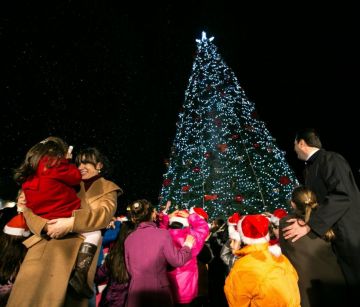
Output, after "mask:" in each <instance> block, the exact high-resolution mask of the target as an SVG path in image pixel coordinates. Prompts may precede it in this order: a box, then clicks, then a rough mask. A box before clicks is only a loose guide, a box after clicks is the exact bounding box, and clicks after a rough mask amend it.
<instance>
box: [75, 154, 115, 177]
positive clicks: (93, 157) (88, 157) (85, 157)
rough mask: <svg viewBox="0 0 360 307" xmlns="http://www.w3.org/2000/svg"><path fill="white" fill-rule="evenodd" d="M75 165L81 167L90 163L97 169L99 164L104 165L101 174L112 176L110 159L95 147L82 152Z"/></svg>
mask: <svg viewBox="0 0 360 307" xmlns="http://www.w3.org/2000/svg"><path fill="white" fill-rule="evenodd" d="M75 163H76V165H77V166H79V165H80V164H81V163H83V164H87V163H90V164H92V165H93V166H94V167H95V168H96V165H97V164H98V163H101V164H102V165H103V166H102V168H101V174H102V175H103V176H109V175H111V170H110V169H111V167H110V162H109V159H108V158H107V157H106V156H105V155H104V154H102V153H101V152H100V151H99V150H98V149H97V148H95V147H88V148H85V149H82V150H80V151H79V153H78V154H77V155H76V158H75Z"/></svg>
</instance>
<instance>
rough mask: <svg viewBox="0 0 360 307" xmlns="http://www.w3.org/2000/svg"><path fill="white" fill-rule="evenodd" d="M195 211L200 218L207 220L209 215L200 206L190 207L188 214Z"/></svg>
mask: <svg viewBox="0 0 360 307" xmlns="http://www.w3.org/2000/svg"><path fill="white" fill-rule="evenodd" d="M193 213H196V214H197V215H199V216H200V217H201V218H203V219H204V220H205V221H207V220H208V218H209V216H208V214H207V213H206V211H205V210H204V209H203V208H200V207H192V208H191V209H190V214H193Z"/></svg>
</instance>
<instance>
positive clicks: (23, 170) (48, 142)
mask: <svg viewBox="0 0 360 307" xmlns="http://www.w3.org/2000/svg"><path fill="white" fill-rule="evenodd" d="M67 150H68V145H67V144H66V143H65V142H64V141H63V140H62V139H60V138H58V137H55V136H50V137H48V138H46V139H45V140H43V141H41V142H39V143H37V144H35V145H34V146H33V147H31V148H30V150H29V151H28V152H27V154H26V156H25V160H24V162H23V163H22V164H21V165H20V167H19V168H17V169H16V170H15V172H14V180H15V181H16V182H17V183H19V184H22V183H23V182H24V181H26V180H27V178H29V177H30V176H32V175H33V174H35V172H36V169H37V167H38V165H39V161H40V160H41V159H42V158H43V157H45V156H47V157H48V158H49V160H48V161H47V164H46V167H48V168H51V167H54V166H57V165H58V164H59V163H60V160H61V159H64V158H65V154H66V152H67Z"/></svg>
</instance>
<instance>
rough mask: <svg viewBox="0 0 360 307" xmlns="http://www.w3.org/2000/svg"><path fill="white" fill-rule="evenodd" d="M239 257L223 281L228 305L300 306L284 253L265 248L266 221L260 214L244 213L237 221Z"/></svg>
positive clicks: (289, 266)
mask: <svg viewBox="0 0 360 307" xmlns="http://www.w3.org/2000/svg"><path fill="white" fill-rule="evenodd" d="M239 224H241V227H240V228H241V229H240V235H241V239H242V241H243V242H244V243H245V244H247V245H246V246H245V247H243V248H241V249H240V250H238V251H237V252H236V254H237V255H238V256H239V257H240V258H239V259H238V260H237V261H236V262H235V264H234V266H233V268H232V269H231V271H230V273H229V275H228V277H227V278H226V281H225V287H224V290H225V294H226V298H227V300H228V303H229V306H237V307H239V306H284V307H285V306H286V307H291V306H294V307H295V306H296V307H299V306H300V294H299V288H298V285H297V281H298V276H297V273H296V271H295V269H294V267H293V266H292V265H291V263H290V261H289V260H288V259H287V258H286V257H285V256H284V255H281V254H280V255H274V254H272V253H271V252H270V249H269V243H268V241H269V233H268V229H269V221H268V219H267V218H266V217H264V216H263V215H260V214H258V215H248V216H245V217H244V218H243V219H242V220H241V221H240V223H239Z"/></svg>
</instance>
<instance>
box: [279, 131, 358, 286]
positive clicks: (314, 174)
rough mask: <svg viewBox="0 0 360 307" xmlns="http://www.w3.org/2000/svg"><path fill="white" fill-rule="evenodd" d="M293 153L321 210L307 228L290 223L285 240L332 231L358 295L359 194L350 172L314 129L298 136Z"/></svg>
mask: <svg viewBox="0 0 360 307" xmlns="http://www.w3.org/2000/svg"><path fill="white" fill-rule="evenodd" d="M294 150H295V152H296V153H297V156H298V158H299V159H300V160H304V161H305V165H306V167H305V172H304V177H305V178H304V179H305V185H306V186H307V187H309V188H310V189H312V190H313V191H314V192H315V194H316V196H317V199H318V201H319V205H320V206H319V208H318V210H316V211H314V212H313V213H312V214H311V218H310V220H309V222H308V224H307V225H304V224H302V223H300V224H299V223H298V222H297V221H296V220H295V219H291V220H289V223H290V225H289V226H287V227H285V228H284V237H285V239H292V241H293V242H295V241H296V240H298V239H299V238H301V237H302V236H304V235H306V234H307V233H308V232H309V231H310V230H312V231H313V232H315V233H316V234H318V235H319V236H321V237H322V236H323V235H324V234H325V232H326V231H327V230H329V229H330V228H332V229H333V230H334V233H335V239H334V240H333V242H332V245H333V248H334V252H335V254H336V256H337V259H338V262H339V265H340V267H341V269H342V271H343V273H344V276H345V279H346V281H347V283H348V285H349V287H350V288H351V290H353V291H354V293H356V291H360V192H359V189H358V186H357V184H356V182H355V179H354V176H353V173H352V171H351V168H350V166H349V164H348V163H347V161H346V160H345V159H344V158H343V157H342V156H341V155H339V154H338V153H335V152H331V151H326V150H324V149H322V145H321V141H320V138H319V136H318V134H317V133H316V132H315V130H314V129H306V130H303V131H300V132H298V133H297V135H296V138H295V142H294ZM357 293H358V292H357Z"/></svg>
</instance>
